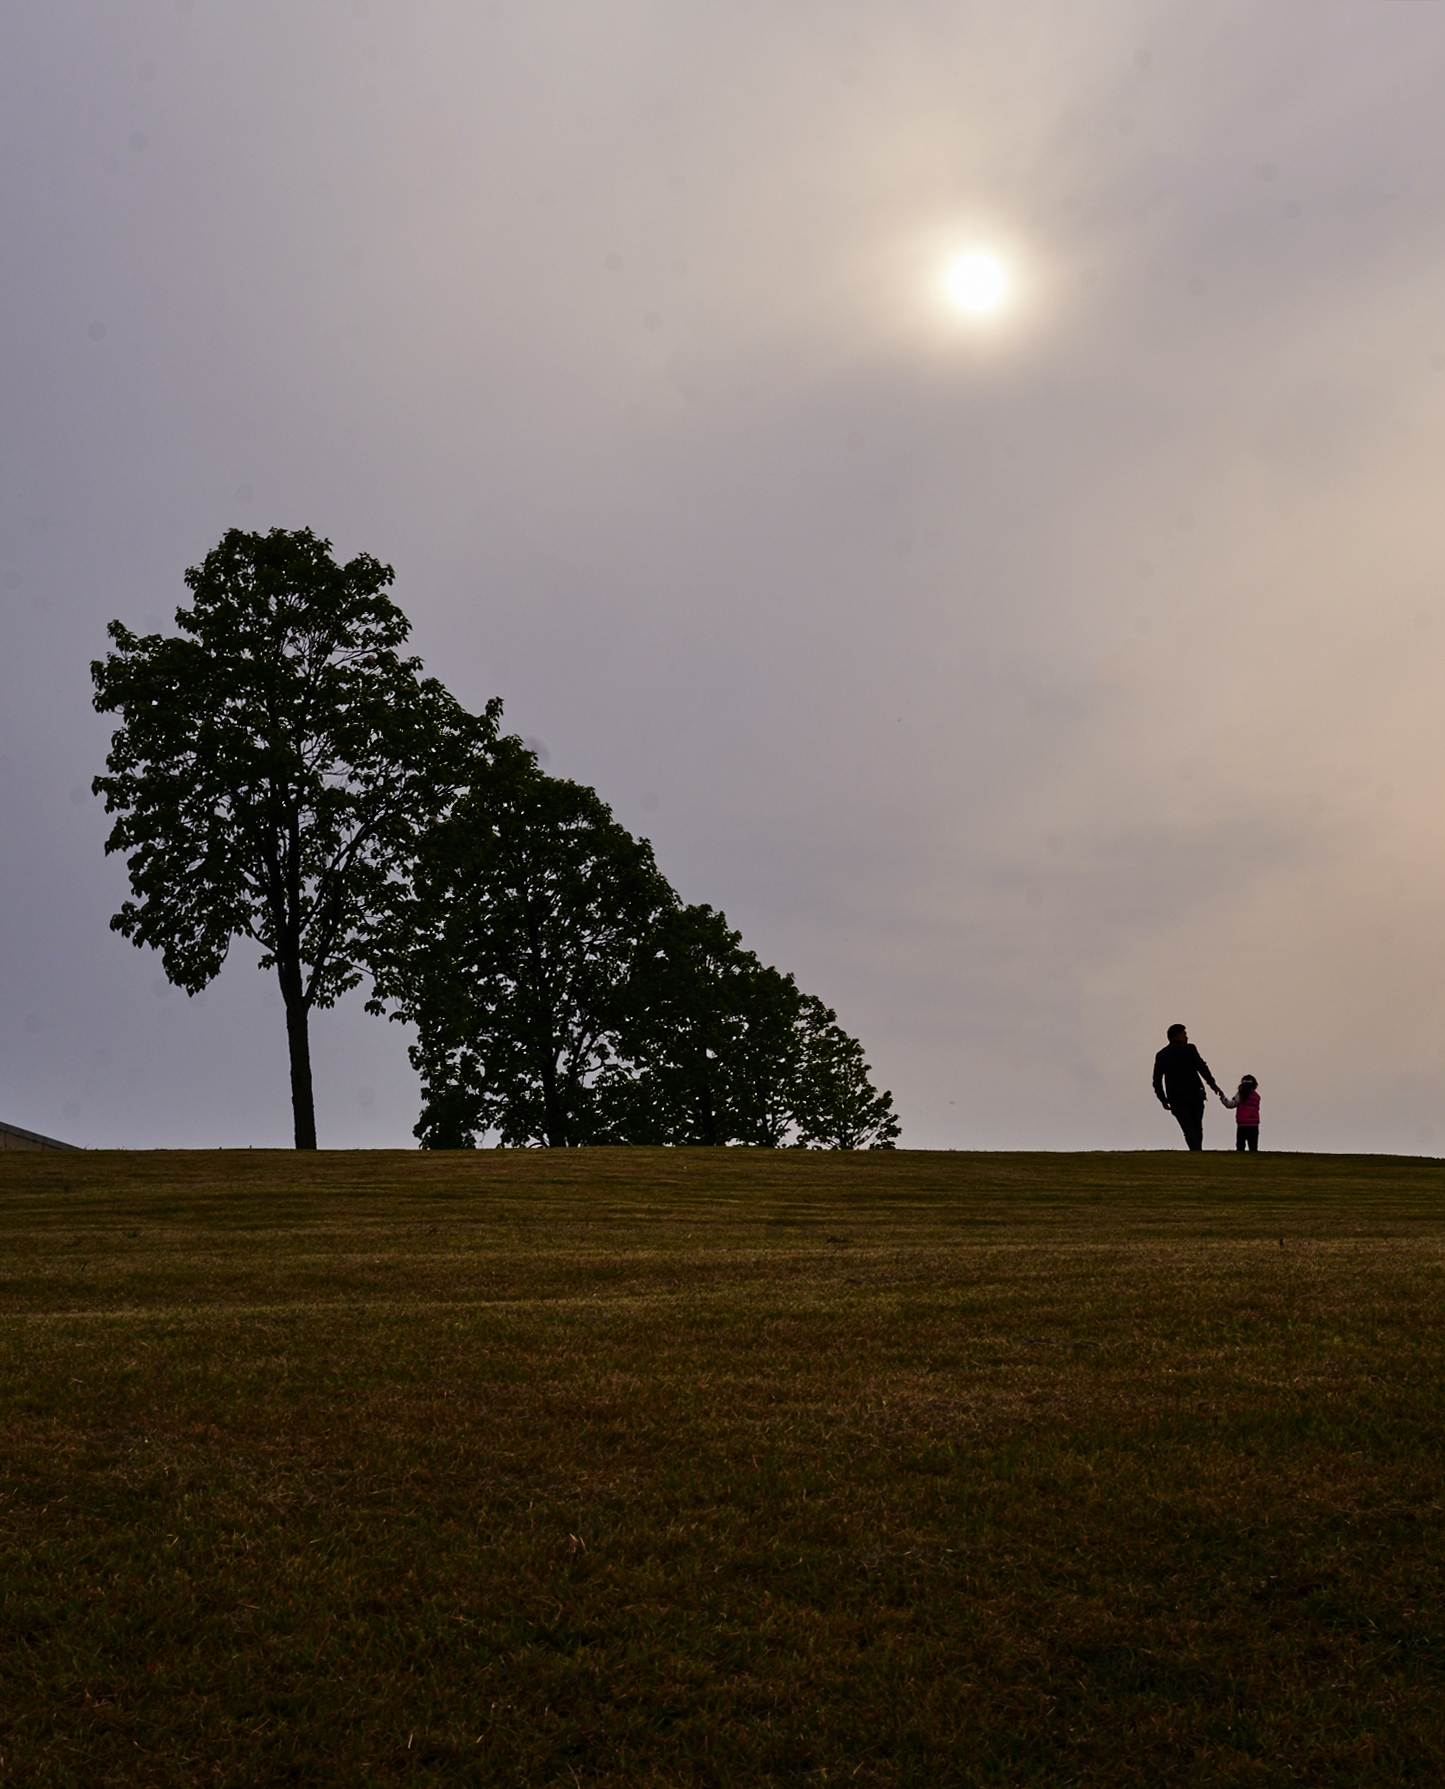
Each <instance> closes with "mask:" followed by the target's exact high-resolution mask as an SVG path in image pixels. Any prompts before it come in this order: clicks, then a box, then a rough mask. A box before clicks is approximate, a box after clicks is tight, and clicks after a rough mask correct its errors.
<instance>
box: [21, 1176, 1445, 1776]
mask: <svg viewBox="0 0 1445 1789" xmlns="http://www.w3.org/2000/svg"><path fill="white" fill-rule="evenodd" d="M0 1236H3V1244H0V1338H3V1349H4V1372H3V1379H0V1388H3V1389H0V1440H3V1455H0V1546H3V1556H0V1607H3V1617H0V1754H3V1762H0V1783H7V1784H8V1783H14V1784H17V1785H19V1784H23V1785H27V1786H29V1785H36V1786H49V1785H72V1784H73V1785H77V1786H83V1789H94V1786H95V1785H103V1784H144V1785H166V1786H170V1785H189V1784H205V1785H214V1784H225V1785H237V1786H239V1785H254V1784H273V1783H274V1784H285V1783H306V1784H313V1783H314V1784H338V1785H339V1784H347V1785H352V1784H378V1785H380V1784H387V1785H389V1784H394V1783H395V1784H403V1783H404V1784H453V1783H459V1784H508V1785H510V1784H562V1785H568V1786H571V1785H579V1786H580V1785H597V1786H600V1785H622V1784H628V1785H631V1784H643V1785H646V1784H658V1785H661V1784H718V1785H727V1784H737V1785H742V1784H748V1785H752V1784H785V1783H786V1784H792V1783H798V1784H814V1783H816V1784H824V1783H827V1784H838V1783H854V1784H860V1785H864V1784H866V1785H901V1784H910V1785H911V1784H930V1785H932V1784H940V1783H943V1784H949V1783H959V1784H973V1783H977V1784H1049V1785H1059V1784H1091V1785H1092V1784H1100V1785H1102V1784H1109V1785H1129V1784H1156V1783H1171V1784H1172V1783H1179V1784H1209V1785H1217V1784H1235V1783H1239V1784H1245V1783H1247V1784H1268V1783H1286V1782H1306V1783H1314V1784H1371V1785H1375V1784H1380V1783H1386V1782H1388V1783H1421V1784H1426V1783H1430V1784H1433V1783H1438V1782H1440V1781H1441V1780H1442V1779H1445V1718H1442V1712H1441V1708H1442V1701H1441V1695H1442V1689H1445V1683H1442V1675H1445V1673H1442V1666H1445V1621H1442V1591H1445V1582H1442V1577H1445V1561H1442V1549H1441V1534H1442V1505H1445V1486H1442V1476H1441V1469H1442V1440H1445V1390H1442V1387H1445V1347H1442V1321H1441V1296H1442V1290H1445V1285H1442V1269H1445V1174H1442V1170H1441V1167H1440V1164H1438V1163H1435V1162H1424V1161H1407V1160H1388V1159H1383V1158H1340V1157H1333V1158H1332V1157H1286V1156H1260V1157H1258V1158H1247V1157H1246V1158H1237V1157H1235V1156H1232V1155H1212V1154H1205V1155H1197V1156H1187V1155H1185V1154H1183V1153H1173V1154H1160V1155H1091V1156H1068V1155H1048V1156H1044V1155H1037V1156H1030V1155H1019V1156H983V1155H978V1156H971V1155H965V1154H958V1155H952V1154H946V1155H932V1154H913V1153H899V1154H896V1155H892V1154H874V1155H859V1156H827V1155H808V1154H794V1153H786V1152H785V1153H778V1154H769V1153H764V1152H758V1153H753V1152H743V1151H702V1150H696V1151H693V1150H688V1151H642V1150H638V1151H621V1150H619V1151H580V1152H569V1153H566V1154H545V1153H544V1154H510V1153H508V1154H503V1153H493V1152H487V1153H478V1154H474V1155H473V1154H467V1155H451V1156H446V1155H440V1156H438V1155H433V1156H426V1155H420V1154H403V1153H395V1154H362V1155H328V1154H320V1155H317V1156H315V1157H311V1158H307V1157H304V1156H302V1157H298V1156H296V1155H293V1154H271V1153H256V1154H251V1153H225V1154H222V1153H219V1152H218V1153H214V1154H199V1153H197V1154H169V1153H165V1154H155V1155H135V1154H98V1153H97V1154H90V1153H87V1154H85V1155H79V1156H77V1155H49V1156H47V1155H10V1156H7V1157H5V1158H4V1159H3V1162H0Z"/></svg>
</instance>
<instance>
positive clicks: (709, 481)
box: [0, 0, 1445, 1153]
mask: <svg viewBox="0 0 1445 1789" xmlns="http://www.w3.org/2000/svg"><path fill="white" fill-rule="evenodd" d="M1442 93H1445V5H1441V4H1435V3H1432V0H1271V3H1270V4H1269V5H1268V6H1262V5H1260V4H1259V3H1258V0H1248V3H1243V0H1210V3H1209V4H1208V5H1200V4H1199V0H1189V3H1188V4H1185V3H1184V0H1168V3H1166V0H1155V3H1153V4H1144V3H1142V0H1140V3H1133V0H1091V4H1089V5H1087V6H1084V5H1080V4H1079V0H947V3H944V0H886V4H885V3H884V0H753V3H752V4H749V3H748V0H585V3H584V0H493V3H491V4H483V3H482V0H154V3H153V4H143V3H141V0H11V4H10V5H8V6H7V7H6V9H5V20H4V23H3V26H0V183H3V185H0V202H3V233H0V242H3V252H0V316H3V373H0V377H3V415H4V429H3V433H0V456H3V459H0V605H3V609H0V613H3V622H4V628H3V636H0V639H3V645H0V928H3V932H0V938H3V949H0V1119H5V1120H8V1121H10V1122H12V1123H16V1124H20V1125H23V1126H25V1127H27V1128H29V1129H32V1130H40V1131H45V1132H49V1133H51V1134H55V1135H59V1136H61V1137H65V1138H68V1139H70V1140H72V1141H75V1142H79V1143H84V1144H92V1145H101V1144H126V1145H136V1146H149V1145H178V1144H187V1145H205V1144H228V1145H233V1144H245V1143H256V1144H263V1143H264V1144H271V1143H285V1142H287V1141H289V1138H290V1110H289V1098H288V1091H287V1080H286V1054H285V1038H284V1027H283V1022H282V1014H281V1009H280V1006H279V1003H278V1001H277V999H276V997H275V996H274V995H273V994H272V993H271V991H270V983H269V981H268V980H267V979H265V978H263V977H261V976H260V975H258V974H257V973H256V971H255V970H254V969H253V968H252V967H251V964H252V962H253V961H254V952H248V951H247V950H245V949H242V948H239V947H238V948H237V949H235V950H234V951H233V955H232V959H231V962H230V963H229V964H228V966H227V968H226V970H225V972H224V973H223V975H222V976H221V978H220V980H219V981H218V982H216V983H215V984H213V986H212V988H211V989H210V990H209V991H208V993H207V994H206V995H205V996H204V997H202V998H201V999H198V1000H195V1001H190V1002H188V1001H187V1000H186V998H185V996H184V995H182V994H180V993H179V992H177V991H175V990H169V991H168V989H167V985H166V983H165V980H164V977H163V975H162V972H161V969H160V964H159V961H158V959H157V958H155V957H153V956H151V955H150V954H149V953H144V952H140V951H137V950H136V949H135V948H134V947H133V946H131V945H130V944H128V943H126V942H125V941H124V940H122V939H121V938H119V937H118V936H116V935H115V934H112V933H111V932H110V931H109V930H108V929H107V920H108V918H109V916H110V914H111V913H112V912H113V911H114V910H115V907H116V906H117V905H118V903H119V902H120V900H121V899H123V898H124V894H125V889H126V881H125V871H124V867H123V864H122V863H121V862H120V861H119V860H118V859H115V858H112V859H105V858H104V857H103V855H102V845H103V841H104V838H105V835H106V832H107V830H108V822H107V820H106V818H105V815H104V814H103V812H102V811H101V809H100V805H99V803H97V802H95V801H94V800H93V799H92V798H91V796H90V794H89V785H90V779H91V777H92V776H93V775H94V774H95V773H96V771H97V770H99V769H100V768H101V767H102V763H103V759H104V754H105V749H106V742H107V738H108V732H109V726H108V723H107V722H106V721H104V720H102V719H101V718H100V717H98V716H96V715H95V714H94V713H93V712H92V711H91V708H90V693H91V692H90V681H89V661H90V660H91V659H92V658H94V657H96V656H98V655H99V654H100V653H101V652H102V651H103V650H104V648H105V624H106V622H107V621H108V620H109V619H110V618H111V617H112V616H119V617H121V618H122V619H124V620H125V621H126V622H127V623H128V624H129V625H131V626H139V627H150V628H154V627H157V626H163V625H164V626H169V625H170V618H171V616H172V615H173V613H174V610H175V608H176V606H177V604H178V603H179V602H180V601H182V600H183V599H184V597H185V591H184V587H183V585H182V581H181V579H182V573H183V571H184V569H185V567H186V566H188V565H192V564H194V563H196V562H197V561H198V560H200V559H201V558H202V557H203V555H204V554H205V553H206V551H207V550H208V549H209V548H210V547H211V546H212V545H214V544H215V542H216V541H217V540H218V539H219V537H220V535H221V534H222V532H223V531H224V530H225V529H226V528H227V527H230V526H242V527H248V528H268V527H272V526H278V525H279V526H284V527H299V526H302V525H307V526H310V527H313V528H315V529H316V530H317V531H318V532H320V533H322V534H324V535H327V536H329V537H330V538H331V539H332V540H333V541H334V543H335V545H336V549H337V551H338V553H339V554H342V555H350V554H352V553H355V552H359V551H368V552H371V553H374V554H375V555H377V556H378V557H379V558H381V559H383V560H386V561H388V562H389V563H391V564H393V565H394V566H395V567H396V572H397V581H396V586H395V590H394V594H395V596H396V598H397V600H398V601H399V602H400V604H401V606H402V607H403V609H404V610H405V611H406V612H407V614H408V615H409V616H410V617H411V619H412V621H413V623H414V635H413V640H414V645H415V647H416V650H417V651H418V652H419V653H420V654H421V655H422V657H423V658H424V659H425V661H426V663H427V665H428V667H429V669H431V670H433V671H435V672H436V673H437V674H439V675H440V676H441V677H442V678H443V679H444V680H445V681H446V682H447V683H448V684H449V685H450V686H451V687H452V688H453V690H454V691H455V692H456V693H457V695H458V696H459V697H461V698H462V700H464V701H465V702H467V703H468V704H469V705H472V706H480V704H481V703H482V702H483V701H484V700H485V699H486V698H487V697H488V696H491V695H494V694H497V695H501V696H502V697H503V698H504V700H505V703H506V718H507V724H508V726H509V727H510V728H511V729H512V730H514V731H516V732H519V733H522V734H524V735H526V736H529V737H532V738H534V739H536V740H540V741H543V742H545V749H546V753H547V761H548V764H549V767H550V768H551V769H552V770H553V771H555V772H557V773H559V774H562V775H566V776H571V777H575V778H578V779H580V780H582V781H584V782H587V783H591V784H593V785H595V786H596V788H597V789H598V790H599V791H600V792H601V794H602V795H603V797H604V798H605V799H606V800H607V801H609V802H610V803H611V804H612V806H613V808H614V809H615V811H616V813H617V815H618V818H619V819H620V820H622V821H623V823H624V824H626V825H627V826H629V827H631V828H632V829H633V830H634V831H637V832H640V833H644V834H646V835H647V836H648V837H650V838H651V839H652V840H653V842H654V844H655V846H656V850H657V856H658V860H659V863H660V864H661V866H662V868H663V870H664V871H665V872H666V873H667V874H668V875H669V876H670V877H671V878H672V880H673V882H674V884H675V885H676V887H677V888H678V890H679V892H680V893H681V894H682V895H683V897H684V898H685V899H687V900H694V901H710V902H712V903H713V904H714V905H720V906H722V907H723V908H725V909H726V911H727V913H728V916H729V918H730V919H731V920H732V921H733V923H734V924H735V925H737V926H739V927H740V928H741V930H742V932H743V935H744V940H745V942H746V943H747V944H749V945H750V946H751V947H752V948H753V949H755V950H756V951H757V952H758V953H759V955H760V956H762V957H763V958H764V959H765V960H766V961H770V962H775V963H777V964H778V965H779V966H780V967H782V968H785V969H791V970H792V971H794V972H795V973H796V974H797V976H798V979H799V981H800V982H801V983H802V984H803V986H804V987H806V988H808V989H809V990H811V991H813V992H816V993H818V994H820V995H821V996H822V997H823V998H824V999H825V1000H827V1001H828V1002H829V1004H831V1005H834V1006H836V1007H837V1009H838V1012H839V1016H840V1018H841V1020H842V1021H843V1023H844V1024H845V1025H846V1026H847V1027H848V1028H849V1029H850V1030H851V1031H853V1032H855V1033H856V1034H858V1035H859V1036H860V1037H861V1038H862V1040H863V1043H864V1046H865V1048H866V1050H867V1052H868V1055H869V1058H870V1060H871V1062H872V1064H873V1066H874V1069H875V1071H876V1074H877V1077H878V1079H879V1081H880V1083H881V1084H883V1085H886V1086H889V1087H891V1088H892V1090H893V1092H894V1095H895V1098H896V1100H897V1104H898V1107H899V1110H900V1113H901V1116H902V1119H903V1124H904V1141H905V1143H908V1144H913V1145H921V1146H931V1147H949V1146H957V1147H997V1148H1022V1147H1030V1146H1045V1147H1063V1148H1074V1147H1088V1148H1097V1147H1104V1148H1115V1147H1120V1148H1134V1147H1172V1146H1176V1145H1177V1144H1178V1141H1179V1138H1178V1133H1177V1130H1174V1129H1173V1127H1172V1125H1171V1122H1170V1121H1169V1120H1168V1119H1167V1117H1165V1116H1164V1115H1163V1114H1161V1113H1160V1111H1159V1109H1158V1108H1157V1107H1156V1106H1155V1104H1154V1102H1153V1099H1152V1096H1151V1094H1150V1090H1149V1085H1148V1076H1149V1068H1150V1061H1151V1058H1152V1055H1153V1052H1154V1051H1155V1049H1156V1048H1157V1047H1158V1046H1159V1045H1160V1044H1161V1043H1162V1042H1163V1032H1164V1028H1165V1026H1166V1025H1167V1024H1168V1023H1169V1022H1171V1021H1172V1020H1175V1019H1183V1020H1184V1021H1186V1022H1187V1023H1188V1024H1189V1026H1190V1030H1191V1035H1192V1036H1193V1037H1194V1039H1195V1040H1196V1041H1197V1042H1198V1043H1199V1044H1200V1045H1201V1047H1202V1049H1203V1051H1204V1053H1205V1055H1206V1056H1207V1057H1208V1059H1209V1061H1210V1063H1211V1065H1212V1066H1213V1068H1214V1071H1215V1073H1216V1075H1218V1077H1219V1078H1220V1080H1221V1081H1224V1080H1225V1079H1226V1077H1228V1080H1229V1082H1230V1083H1232V1082H1233V1081H1234V1080H1237V1078H1238V1077H1239V1075H1240V1074H1241V1073H1243V1072H1245V1071H1246V1070H1248V1071H1250V1072H1252V1073H1254V1074H1255V1075H1257V1076H1258V1078H1259V1081H1260V1086H1261V1092H1262V1095H1263V1113H1264V1132H1263V1137H1264V1142H1265V1144H1266V1146H1267V1147H1279V1148H1329V1149H1368V1150H1393V1151H1402V1152H1407V1153H1417V1152H1426V1153H1436V1152H1437V1151H1438V1150H1440V1149H1441V1148H1442V1146H1445V1112H1442V1102H1441V1095H1442V1090H1445V1000H1442V993H1445V987H1442V983H1445V931H1442V925H1441V913H1442V897H1445V849H1442V829H1441V806H1442V804H1441V797H1440V784H1441V779H1442V770H1445V755H1442V745H1445V740H1442V733H1445V701H1442V680H1441V673H1442V669H1445V602H1442V570H1445V489H1442V472H1445V105H1442V103H1441V95H1442ZM970 252H981V253H988V254H990V255H992V256H993V257H995V260H996V263H997V265H998V267H999V268H1000V270H1001V272H1002V276H1003V278H1004V279H1005V281H1006V283H1007V291H1006V293H1005V296H1004V301H1003V302H1002V303H1001V304H1000V305H999V307H998V308H997V309H996V310H995V311H993V312H990V313H987V314H982V315H980V314H971V313H968V312H966V311H963V310H960V309H959V308H958V307H957V306H956V305H954V304H953V303H952V302H951V300H950V297H949V294H948V291H947V288H946V284H945V279H946V275H947V271H948V269H949V267H950V265H951V264H952V263H953V262H954V260H955V259H956V258H957V257H959V256H961V255H964V254H967V253H970ZM314 1035H315V1054H316V1068H317V1118H318V1126H319V1130H320V1136H321V1141H322V1143H323V1144H333V1145H380V1144H409V1143H410V1142H411V1140H412V1139H411V1135H410V1132H411V1126H412V1124H413V1122H414V1121H415V1117H416V1110H417V1103H418V1102H417V1093H416V1084H415V1078H414V1076H413V1075H412V1073H411V1071H410V1069H409V1068H408V1066H407V1063H406V1059H405V1049H404V1045H405V1039H404V1036H403V1034H402V1031H401V1028H400V1027H398V1026H395V1025H393V1026H390V1027H388V1026H386V1025H384V1024H382V1023H380V1022H379V1021H377V1020H374V1019H369V1018H367V1017H366V1015H365V1014H364V1013H363V1011H362V1007H361V999H360V996H359V995H352V996H350V997H349V998H348V1000H347V1001H346V1002H343V1004H342V1005H341V1006H340V1007H339V1008H338V1009H337V1010H336V1011H335V1012H334V1013H331V1014H323V1015H320V1016H319V1017H318V1019H317V1021H316V1025H315V1034H314ZM1206 1142H1207V1143H1213V1144H1219V1145H1222V1144H1225V1143H1228V1142H1232V1124H1231V1121H1230V1120H1229V1118H1228V1117H1227V1116H1226V1115H1225V1114H1223V1113H1222V1112H1221V1111H1220V1110H1219V1108H1218V1107H1217V1106H1215V1107H1214V1108H1213V1115H1212V1116H1211V1117H1209V1118H1207V1119H1206Z"/></svg>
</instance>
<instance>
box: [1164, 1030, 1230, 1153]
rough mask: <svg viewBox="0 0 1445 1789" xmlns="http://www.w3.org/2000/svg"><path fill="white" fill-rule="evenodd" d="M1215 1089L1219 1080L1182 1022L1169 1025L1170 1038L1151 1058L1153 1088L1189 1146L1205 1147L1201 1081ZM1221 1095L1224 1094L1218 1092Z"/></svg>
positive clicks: (1202, 1085)
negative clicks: (1152, 1063)
mask: <svg viewBox="0 0 1445 1789" xmlns="http://www.w3.org/2000/svg"><path fill="white" fill-rule="evenodd" d="M1206 1081H1207V1082H1208V1083H1209V1085H1210V1086H1211V1087H1212V1088H1213V1089H1214V1091H1215V1092H1216V1093H1219V1083H1218V1082H1217V1081H1216V1080H1215V1078H1214V1076H1213V1075H1211V1074H1210V1072H1209V1064H1208V1063H1207V1062H1206V1061H1205V1060H1204V1058H1203V1057H1202V1056H1201V1055H1200V1054H1199V1052H1198V1050H1196V1049H1195V1047H1194V1045H1193V1044H1191V1043H1190V1041H1189V1033H1188V1031H1187V1030H1186V1029H1185V1028H1184V1026H1182V1025H1171V1026H1170V1027H1169V1042H1168V1043H1167V1044H1165V1046H1164V1048H1163V1049H1162V1050H1161V1051H1160V1052H1159V1054H1158V1055H1157V1056H1156V1057H1155V1058H1154V1091H1155V1093H1156V1094H1158V1096H1159V1104H1160V1105H1161V1106H1163V1108H1164V1110H1165V1111H1166V1112H1172V1113H1173V1114H1174V1116H1175V1117H1176V1118H1177V1119H1178V1120H1179V1128H1180V1130H1182V1131H1183V1132H1184V1141H1185V1142H1186V1143H1187V1144H1188V1145H1189V1147H1190V1148H1191V1149H1203V1147H1204V1083H1205V1082H1206ZM1219 1097H1220V1098H1221V1099H1223V1098H1224V1095H1223V1094H1222V1093H1219Z"/></svg>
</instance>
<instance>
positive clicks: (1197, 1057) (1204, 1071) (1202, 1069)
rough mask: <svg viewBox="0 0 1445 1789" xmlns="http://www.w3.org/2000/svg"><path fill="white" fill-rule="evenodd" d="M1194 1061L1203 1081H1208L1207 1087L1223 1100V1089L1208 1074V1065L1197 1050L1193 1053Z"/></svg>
mask: <svg viewBox="0 0 1445 1789" xmlns="http://www.w3.org/2000/svg"><path fill="white" fill-rule="evenodd" d="M1194 1060H1195V1062H1196V1063H1197V1064H1198V1065H1199V1072H1200V1074H1201V1075H1203V1076H1204V1078H1205V1080H1206V1081H1208V1083H1209V1085H1210V1086H1211V1087H1212V1088H1213V1089H1214V1091H1215V1092H1216V1093H1217V1094H1218V1095H1219V1097H1220V1098H1221V1099H1223V1098H1224V1089H1223V1088H1222V1087H1221V1086H1220V1085H1219V1083H1218V1081H1216V1080H1215V1078H1214V1076H1213V1075H1211V1074H1210V1072H1209V1064H1208V1063H1207V1062H1206V1061H1205V1060H1204V1058H1203V1057H1202V1056H1201V1055H1200V1054H1199V1052H1198V1050H1195V1052H1194Z"/></svg>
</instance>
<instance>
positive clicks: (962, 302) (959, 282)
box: [943, 249, 1009, 317]
mask: <svg viewBox="0 0 1445 1789" xmlns="http://www.w3.org/2000/svg"><path fill="white" fill-rule="evenodd" d="M943 284H944V289H945V290H946V291H947V293H948V296H949V297H950V299H952V301H953V303H954V304H955V305H956V306H957V308H958V309H959V310H961V311H964V312H966V313H967V314H968V315H969V316H971V317H986V316H989V315H990V314H991V313H993V312H995V311H998V310H1001V309H1002V308H1003V306H1004V305H1005V304H1006V303H1007V302H1008V297H1009V277H1008V273H1007V271H1006V270H1005V268H1004V266H1003V263H1002V262H1001V261H1000V260H999V259H998V257H997V256H996V255H990V254H988V253H987V252H985V251H984V250H982V249H975V250H974V251H973V252H972V253H970V254H967V255H960V256H959V257H958V259H957V260H956V261H954V262H952V263H951V264H950V266H949V268H948V271H947V273H945V275H944V276H943Z"/></svg>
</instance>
